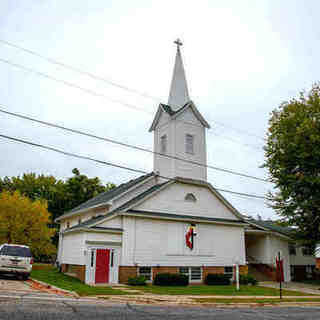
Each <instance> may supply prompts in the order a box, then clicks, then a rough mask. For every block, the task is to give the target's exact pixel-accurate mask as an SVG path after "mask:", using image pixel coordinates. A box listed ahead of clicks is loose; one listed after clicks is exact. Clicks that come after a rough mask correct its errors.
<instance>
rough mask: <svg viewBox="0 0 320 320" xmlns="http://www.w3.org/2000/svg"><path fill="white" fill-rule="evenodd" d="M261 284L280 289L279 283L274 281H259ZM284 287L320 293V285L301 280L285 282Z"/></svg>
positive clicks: (261, 285)
mask: <svg viewBox="0 0 320 320" xmlns="http://www.w3.org/2000/svg"><path fill="white" fill-rule="evenodd" d="M259 286H260V287H268V288H275V289H279V283H278V282H273V281H266V282H259ZM282 289H285V290H292V291H300V292H304V293H309V294H317V295H320V287H319V286H317V285H312V284H306V283H301V282H293V281H292V282H283V283H282Z"/></svg>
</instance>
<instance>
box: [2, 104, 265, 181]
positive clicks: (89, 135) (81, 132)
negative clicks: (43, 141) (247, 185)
mask: <svg viewBox="0 0 320 320" xmlns="http://www.w3.org/2000/svg"><path fill="white" fill-rule="evenodd" d="M0 106H3V105H1V104H0ZM0 112H1V113H4V114H7V115H10V116H14V117H17V118H20V119H24V120H28V121H32V122H36V123H39V124H42V125H46V126H49V127H53V128H57V129H61V130H64V131H68V132H71V133H75V134H79V135H82V136H87V137H90V138H94V139H98V140H101V141H104V142H109V143H113V144H117V145H121V146H124V147H127V148H131V149H135V150H139V151H144V152H148V153H152V154H156V155H159V156H161V157H165V158H171V159H174V160H179V161H182V162H186V163H191V164H194V165H197V166H200V167H205V168H209V169H213V170H216V171H221V172H225V173H229V174H233V175H237V176H241V177H244V178H249V179H254V180H258V181H262V182H269V181H268V180H265V179H262V178H258V177H255V176H252V175H248V174H245V173H240V172H236V171H233V170H230V169H224V168H219V167H215V166H212V165H206V164H203V163H200V162H196V161H191V160H186V159H183V158H180V157H176V156H171V155H167V154H163V153H159V152H155V151H152V150H150V149H147V148H142V147H138V146H135V145H132V144H128V143H124V142H120V141H116V140H114V139H110V138H105V137H100V136H97V135H94V134H91V133H88V132H84V131H80V130H77V129H71V128H67V127H64V126H61V125H57V124H54V123H50V122H46V121H42V120H38V119H35V118H33V117H29V116H25V115H22V114H18V113H14V112H10V111H7V110H4V109H0Z"/></svg>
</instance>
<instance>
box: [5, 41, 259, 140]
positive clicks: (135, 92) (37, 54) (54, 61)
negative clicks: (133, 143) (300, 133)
mask: <svg viewBox="0 0 320 320" xmlns="http://www.w3.org/2000/svg"><path fill="white" fill-rule="evenodd" d="M0 43H3V44H5V45H7V46H10V47H12V48H15V49H18V50H21V51H24V52H26V53H28V54H31V55H33V56H36V57H38V58H41V59H43V60H45V61H47V62H49V63H52V64H55V65H58V66H60V67H63V68H66V69H69V70H71V71H73V72H77V73H79V74H83V75H85V76H88V77H90V78H92V79H94V80H97V81H103V82H105V83H108V84H109V85H112V86H114V87H117V88H120V89H123V90H126V91H128V92H131V93H134V94H137V95H140V96H141V97H144V98H148V99H152V100H154V101H156V102H158V103H161V101H162V99H160V98H159V97H156V96H154V95H151V94H148V93H146V92H142V91H139V90H136V89H132V88H129V87H128V86H125V85H123V84H119V83H117V82H115V81H113V80H110V79H107V78H105V77H102V76H100V75H96V74H94V73H92V72H90V71H87V70H83V69H80V68H78V67H75V66H72V65H70V64H67V63H64V62H61V61H58V60H57V59H53V58H50V57H47V56H45V55H43V54H40V53H39V52H36V51H34V50H31V49H28V48H25V47H22V46H19V45H17V44H15V43H12V42H9V41H7V40H4V39H1V38H0ZM211 121H212V122H213V123H215V124H217V125H219V126H223V127H226V128H230V129H232V130H234V131H237V132H239V133H241V134H246V135H248V136H252V137H255V138H258V139H260V140H262V141H265V140H264V139H263V138H262V137H260V136H258V135H256V134H253V133H250V132H248V131H246V130H243V129H238V128H234V127H232V126H230V125H226V124H224V123H222V122H219V121H217V120H211Z"/></svg>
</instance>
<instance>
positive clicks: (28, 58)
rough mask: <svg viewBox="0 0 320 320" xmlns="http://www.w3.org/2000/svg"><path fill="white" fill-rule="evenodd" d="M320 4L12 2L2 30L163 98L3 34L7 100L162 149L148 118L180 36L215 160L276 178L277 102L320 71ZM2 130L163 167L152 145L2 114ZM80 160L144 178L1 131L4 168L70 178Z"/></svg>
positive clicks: (243, 183)
mask: <svg viewBox="0 0 320 320" xmlns="http://www.w3.org/2000/svg"><path fill="white" fill-rule="evenodd" d="M319 9H320V3H319V2H318V1H316V0H314V1H313V0H309V1H299V0H287V1H286V0H282V1H278V0H266V1H263V0H260V1H254V0H251V1H249V0H248V1H246V0H242V1H238V0H234V1H232V0H224V1H222V0H220V1H215V0H209V1H203V0H198V1H185V0H184V1H176V0H168V1H167V0H162V1H147V0H145V1H142V0H141V1H138V0H137V1H128V0H127V1H124V0H117V1H111V0H109V1H105V0H92V1H84V0H68V1H62V0H55V1H54V0H46V1H44V0H30V1H23V0H20V1H19V0H2V1H1V2H0V40H4V41H9V42H11V43H13V44H16V45H18V46H20V47H23V48H26V49H29V50H33V51H35V52H38V53H39V54H41V55H43V56H46V57H50V58H53V59H56V60H58V61H61V62H63V63H65V64H68V65H72V66H74V67H76V68H79V69H81V70H86V71H89V72H91V73H93V74H94V75H97V76H100V77H103V78H105V79H108V80H111V81H113V82H115V83H117V84H120V85H122V86H124V87H126V88H129V89H132V90H136V91H138V92H141V93H145V94H147V95H149V96H152V98H146V97H143V96H142V95H139V94H134V93H132V92H129V91H128V90H123V89H120V88H117V87H115V86H112V85H110V84H109V83H107V82H103V81H96V80H93V79H92V78H90V77H87V76H85V75H83V74H79V73H77V72H73V71H70V70H67V69H65V68H62V67H60V66H57V65H54V64H51V63H49V62H48V61H45V60H41V59H40V58H38V57H35V56H33V55H30V54H28V53H27V52H24V51H22V50H18V49H16V48H13V47H11V46H8V45H5V44H4V43H3V42H0V79H1V87H0V108H1V109H5V110H9V111H13V112H18V113H22V114H24V115H28V116H31V117H35V118H38V119H41V120H44V121H49V122H54V123H56V124H60V125H64V126H66V127H70V128H74V129H81V130H84V131H88V132H90V133H93V134H96V135H100V136H104V137H107V138H112V139H116V140H118V141H121V142H126V143H129V144H134V145H138V146H142V147H145V148H149V149H151V148H152V141H153V140H152V134H151V133H149V132H148V128H149V126H150V124H151V122H152V117H153V114H154V113H155V111H156V109H157V106H158V103H159V101H162V102H167V99H168V93H169V85H170V80H171V76H172V70H173V63H174V56H175V46H174V45H173V40H175V39H176V38H177V37H179V38H181V39H182V41H183V43H184V45H183V47H182V54H183V59H184V64H185V70H186V75H187V80H188V85H189V91H190V96H191V99H192V100H193V101H194V102H195V103H196V105H197V107H198V109H199V110H200V112H201V113H202V114H203V115H204V117H205V118H206V119H207V121H208V122H209V123H210V125H211V127H212V128H211V129H210V130H209V131H208V132H207V144H208V164H210V165H214V166H217V167H221V168H228V169H232V170H234V171H238V172H242V173H246V174H250V175H254V176H257V177H261V178H266V177H267V175H266V172H265V170H264V169H261V168H260V166H261V164H262V163H263V161H264V153H263V150H262V147H263V144H264V137H265V133H266V130H267V127H268V119H269V116H270V112H271V111H272V110H273V109H274V108H276V107H277V106H278V105H279V104H280V103H281V102H282V101H285V100H288V99H290V98H291V97H294V96H296V95H297V94H298V92H299V91H301V90H302V89H308V88H310V86H311V85H312V83H314V82H315V81H318V80H319V71H320V70H319V68H320V60H319V58H318V57H319V54H320V52H319V51H320V45H319V44H318V41H319V33H320V32H319V30H320V20H319V19H318V12H319ZM5 61H6V62H5ZM8 62H10V63H13V64H15V66H13V65H10V64H8ZM17 65H19V66H23V67H24V68H27V69H32V70H35V71H37V72H41V73H43V74H47V75H50V76H51V77H53V78H55V79H58V80H62V81H65V82H68V83H73V84H75V85H77V86H80V87H81V88H84V89H86V90H89V91H90V92H91V94H90V93H89V92H85V91H83V90H80V89H77V88H72V87H70V86H68V85H66V83H64V84H63V83H61V82H57V81H54V80H52V79H48V78H46V77H43V76H40V75H39V74H36V73H34V72H30V71H28V70H27V69H22V68H19V67H17ZM93 92H95V93H97V95H94V94H93ZM115 100H117V101H119V102H120V103H117V102H115ZM126 104H127V105H131V106H135V107H137V108H138V109H142V110H137V109H134V108H129V107H128V106H125V105H126ZM0 134H5V135H8V136H12V137H16V138H22V139H25V140H29V141H33V142H36V143H41V144H45V145H48V146H52V147H57V148H59V149H62V150H66V151H70V152H74V153H77V154H81V155H85V156H90V157H94V158H97V159H100V160H105V161H110V162H114V163H117V164H121V165H124V166H128V167H131V168H135V169H140V170H145V171H151V170H152V154H148V153H143V152H138V151H133V150H131V149H127V148H123V147H120V146H116V145H112V144H109V143H104V142H99V141H97V140H94V139H91V138H84V137H82V136H78V135H75V134H68V133H66V132H62V131H59V130H57V129H52V128H47V127H44V126H40V125H39V124H34V123H31V122H28V121H26V120H21V119H20V120H19V119H15V118H13V117H10V116H6V115H3V114H0ZM74 167H77V168H79V169H80V171H81V172H83V173H85V174H87V175H89V176H98V177H100V178H101V180H102V181H103V182H107V181H112V182H114V183H116V184H119V183H121V182H125V181H126V180H128V179H131V178H134V177H136V176H138V174H135V173H130V172H128V171H125V170H121V169H116V168H112V167H107V166H104V165H98V164H96V163H92V162H88V161H84V160H77V159H73V158H69V157H66V156H63V155H59V154H56V153H53V152H49V151H44V150H40V149H37V148H34V147H31V146H28V145H22V144H18V143H15V142H10V141H7V140H4V139H0V176H2V177H3V176H13V175H20V174H22V173H24V172H36V173H39V174H40V173H43V174H52V175H55V176H57V177H59V178H63V179H65V178H67V177H69V176H70V175H71V170H72V168H74ZM208 180H209V181H210V182H211V183H212V184H213V185H214V186H216V187H218V188H223V189H229V190H233V191H237V192H245V193H250V194H256V195H262V196H263V195H265V194H266V192H267V191H268V190H272V185H271V184H270V183H264V182H260V181H255V180H250V179H247V178H241V177H238V176H233V175H229V174H226V173H219V172H218V171H214V170H211V169H209V170H208ZM224 196H225V197H226V198H227V199H228V200H229V201H230V202H231V203H232V204H233V205H234V206H235V207H237V208H238V209H239V210H240V211H241V212H242V213H247V214H251V215H257V214H260V215H262V216H263V217H264V218H274V217H275V215H274V212H273V211H272V210H271V209H269V208H268V207H267V205H266V203H265V202H264V201H263V200H258V199H249V198H244V197H239V196H232V195H230V194H227V193H224Z"/></svg>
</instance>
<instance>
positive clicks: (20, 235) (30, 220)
mask: <svg viewBox="0 0 320 320" xmlns="http://www.w3.org/2000/svg"><path fill="white" fill-rule="evenodd" d="M50 222H51V221H50V213H49V212H48V210H47V203H46V201H44V200H35V201H32V200H30V199H29V198H28V197H26V196H23V195H21V194H20V192H18V191H15V192H13V193H11V192H9V191H3V192H2V193H0V243H14V244H23V245H27V246H29V247H30V248H31V251H32V253H33V255H34V257H36V258H39V257H40V256H43V255H45V256H50V255H52V254H54V253H55V251H56V249H55V247H54V245H53V244H52V243H51V237H52V236H53V235H54V233H55V229H51V228H49V227H48V224H50Z"/></svg>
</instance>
